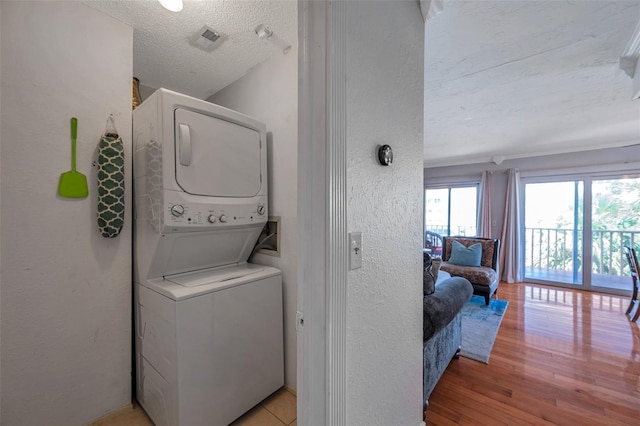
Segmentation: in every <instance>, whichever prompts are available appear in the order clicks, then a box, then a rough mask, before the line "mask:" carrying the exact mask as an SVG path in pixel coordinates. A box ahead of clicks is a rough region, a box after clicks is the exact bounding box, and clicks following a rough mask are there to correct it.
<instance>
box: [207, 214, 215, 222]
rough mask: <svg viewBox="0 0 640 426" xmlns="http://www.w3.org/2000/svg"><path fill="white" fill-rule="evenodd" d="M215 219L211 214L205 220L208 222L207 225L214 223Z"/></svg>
mask: <svg viewBox="0 0 640 426" xmlns="http://www.w3.org/2000/svg"><path fill="white" fill-rule="evenodd" d="M216 219H217V218H216V217H215V216H214V215H212V214H210V215H209V217H208V218H207V220H208V221H209V223H216Z"/></svg>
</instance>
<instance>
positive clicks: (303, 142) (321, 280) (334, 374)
mask: <svg viewBox="0 0 640 426" xmlns="http://www.w3.org/2000/svg"><path fill="white" fill-rule="evenodd" d="M346 12H347V2H329V1H317V0H303V1H300V2H298V23H299V26H298V34H299V47H298V49H299V62H298V67H299V80H298V81H299V83H298V84H299V90H298V93H299V95H298V105H299V115H298V116H299V123H298V124H299V126H298V129H299V130H298V229H299V233H298V235H299V241H298V247H299V248H300V251H299V260H298V264H299V268H298V311H299V313H298V317H299V318H300V321H302V324H300V323H299V324H298V325H302V326H301V327H299V328H298V330H299V331H298V343H297V345H298V356H297V359H298V367H297V369H298V374H297V377H298V384H297V385H298V392H297V394H298V402H297V404H298V422H299V423H300V424H301V425H317V424H323V425H344V424H345V422H346V295H347V264H346V262H347V254H348V252H347V250H348V244H347V243H348V240H347V226H346V225H347V203H346V201H347V197H346V194H347V190H346V189H347V188H346V158H347V145H346V143H347V139H346V52H347V37H346V33H347V25H346V24H347V20H346Z"/></svg>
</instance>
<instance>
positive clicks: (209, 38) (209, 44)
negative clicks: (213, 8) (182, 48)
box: [189, 25, 226, 52]
mask: <svg viewBox="0 0 640 426" xmlns="http://www.w3.org/2000/svg"><path fill="white" fill-rule="evenodd" d="M225 39H226V37H225V36H224V35H222V34H220V33H219V32H218V31H216V30H214V29H213V28H211V27H208V26H206V25H205V26H203V27H202V28H201V29H200V30H199V31H197V32H196V33H195V34H194V35H193V36H192V37H191V38H190V39H189V43H190V44H191V45H193V46H195V47H197V48H198V49H202V50H204V51H206V52H211V51H212V50H214V49H215V48H217V47H218V46H220V45H221V44H222V43H223V42H224V41H225Z"/></svg>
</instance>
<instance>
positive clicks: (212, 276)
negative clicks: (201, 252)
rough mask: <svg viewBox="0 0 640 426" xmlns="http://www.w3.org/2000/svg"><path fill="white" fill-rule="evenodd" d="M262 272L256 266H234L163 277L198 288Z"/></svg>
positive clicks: (262, 269)
mask: <svg viewBox="0 0 640 426" xmlns="http://www.w3.org/2000/svg"><path fill="white" fill-rule="evenodd" d="M262 271H264V268H262V267H259V266H258V265H251V266H249V265H248V264H245V265H240V266H234V267H232V268H224V269H220V270H217V271H211V270H208V271H197V272H187V273H184V274H178V275H172V276H169V277H165V279H166V280H167V281H171V282H173V283H176V284H179V285H181V286H183V287H198V286H201V285H206V284H216V283H221V282H224V281H230V280H234V279H236V278H243V277H246V276H248V275H253V274H257V273H259V272H262Z"/></svg>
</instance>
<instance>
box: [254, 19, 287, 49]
mask: <svg viewBox="0 0 640 426" xmlns="http://www.w3.org/2000/svg"><path fill="white" fill-rule="evenodd" d="M254 31H255V32H256V34H257V35H258V37H260V38H261V39H262V40H267V41H270V42H271V43H273V44H275V45H276V46H278V47H279V48H280V49H282V53H284V54H285V55H286V54H287V53H289V51H290V50H291V45H290V44H289V43H287V42H286V41H284V40H283V39H281V38H280V37H278V36H277V35H275V34H274V33H273V31H271V29H270V28H269V27H267V26H266V25H264V24H260V25H258V26H257V27H256V28H255V30H254Z"/></svg>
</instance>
